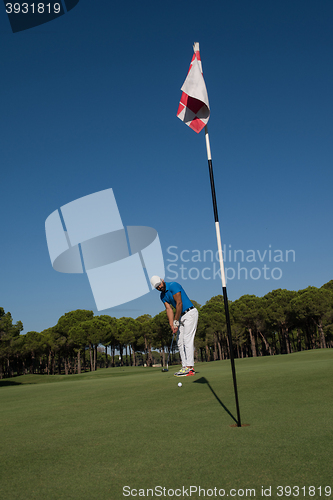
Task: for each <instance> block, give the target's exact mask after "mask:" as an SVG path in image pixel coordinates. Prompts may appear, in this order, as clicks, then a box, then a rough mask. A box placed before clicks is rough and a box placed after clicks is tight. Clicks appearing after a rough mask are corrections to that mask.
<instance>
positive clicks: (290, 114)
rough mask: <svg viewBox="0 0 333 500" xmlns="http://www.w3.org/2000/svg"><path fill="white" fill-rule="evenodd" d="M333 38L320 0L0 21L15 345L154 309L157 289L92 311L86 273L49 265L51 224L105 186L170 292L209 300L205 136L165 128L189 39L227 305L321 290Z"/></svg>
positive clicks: (213, 278)
mask: <svg viewBox="0 0 333 500" xmlns="http://www.w3.org/2000/svg"><path fill="white" fill-rule="evenodd" d="M332 26H333V2H332V1H331V0H321V1H320V2H315V1H314V0H311V1H309V0H301V1H300V0H279V1H271V0H256V1H255V2H254V1H249V0H229V1H225V0H220V1H215V0H214V1H212V0H207V1H206V2H202V1H200V2H199V1H196V0H194V1H191V2H190V1H182V2H179V1H169V2H166V3H163V2H156V1H154V2H153V1H151V0H149V1H148V0H143V1H140V2H137V1H132V0H130V1H127V2H110V1H109V0H101V1H99V2H94V1H93V0H80V2H79V3H78V5H77V6H76V7H75V8H74V9H72V10H71V11H70V12H68V13H67V14H65V15H64V16H62V17H60V18H59V19H56V20H54V21H52V22H50V23H47V24H44V25H42V26H39V27H36V28H33V29H30V30H27V31H22V32H18V33H15V34H13V33H12V32H11V28H10V24H9V21H8V18H7V16H6V13H5V9H4V7H3V8H2V9H0V40H1V47H2V51H1V80H0V81H1V84H0V85H1V93H0V99H1V103H0V109H1V113H0V132H1V133H0V141H1V142H0V169H1V176H0V183H1V190H0V193H1V195H0V214H1V219H0V221H1V223H0V306H1V307H3V308H4V309H5V311H6V312H7V311H10V312H11V314H12V316H13V319H14V321H15V322H16V321H18V320H21V321H22V322H23V325H24V332H27V331H30V330H36V331H42V330H43V329H45V328H48V327H49V326H53V325H54V324H56V322H57V320H58V318H59V317H60V316H61V315H62V314H64V313H65V312H68V311H71V310H74V309H89V310H93V311H94V313H95V314H104V313H105V314H109V315H111V316H115V317H121V316H132V317H134V318H135V317H137V316H139V315H141V314H145V313H149V314H151V315H153V316H154V315H155V314H157V313H158V312H160V311H161V310H162V303H161V302H160V300H159V298H158V293H157V292H155V291H152V292H151V293H149V294H147V295H144V296H142V297H140V298H139V299H136V300H134V301H131V302H129V303H127V304H124V305H122V306H119V307H115V308H112V309H108V310H105V311H101V312H98V311H97V310H96V307H95V303H94V299H93V296H92V292H91V289H90V287H89V283H88V279H87V276H86V275H74V274H62V273H58V272H56V271H54V270H53V268H52V266H51V263H50V258H49V254H48V249H47V245H46V238H45V228H44V224H45V220H46V218H47V217H48V216H49V215H50V214H51V213H52V212H53V211H54V210H56V209H58V208H60V207H61V206H62V205H64V204H66V203H69V202H70V201H73V200H75V199H77V198H80V197H82V196H86V195H88V194H91V193H95V192H98V191H101V190H104V189H107V188H112V189H113V191H114V194H115V197H116V200H117V203H118V208H119V210H120V213H121V217H122V221H123V223H124V225H142V226H150V227H153V228H155V229H156V230H157V231H158V234H159V237H160V241H161V245H162V249H163V254H164V259H165V264H166V268H167V270H166V279H169V280H170V281H171V280H175V281H179V282H180V283H181V284H182V285H183V286H184V288H185V290H186V291H187V293H188V295H189V296H190V298H192V299H195V300H196V301H197V302H199V303H200V304H204V303H205V302H206V301H207V300H209V299H210V298H211V297H212V296H214V295H218V294H221V292H222V289H221V281H220V279H219V277H218V276H217V275H215V271H217V269H218V263H217V261H216V260H214V262H211V261H210V258H209V257H210V253H211V252H214V253H215V252H216V250H217V245H216V236H215V227H214V217H213V209H212V202H211V193H210V184H209V175H208V167H207V156H206V149H205V138H204V132H201V133H200V134H199V135H197V134H196V133H195V132H193V131H192V130H190V129H189V128H188V127H187V126H186V125H184V124H183V123H182V122H181V121H180V120H179V119H178V118H177V117H176V112H177V109H178V103H179V99H180V96H181V91H180V87H181V86H182V84H183V81H184V79H185V77H186V74H187V71H188V67H189V64H190V60H191V57H192V53H193V52H192V44H193V42H196V41H197V42H199V43H200V51H201V58H202V64H203V72H204V77H205V81H206V85H207V90H208V96H209V100H210V106H211V118H210V120H209V123H208V128H209V132H210V141H211V149H212V157H213V167H214V174H215V185H216V194H217V202H218V209H219V218H220V225H221V234H222V244H223V245H225V249H226V250H227V252H226V262H225V266H226V268H227V277H228V278H229V279H228V282H227V290H228V296H229V299H230V300H236V299H237V298H239V297H240V296H241V295H244V294H255V295H257V296H263V295H264V294H266V293H267V292H269V291H271V290H274V289H277V288H287V289H289V290H299V289H302V288H305V287H307V286H309V285H313V286H317V287H320V286H322V285H323V284H324V283H326V282H327V281H329V280H331V279H332V278H333V269H332V267H333V266H332V242H333V237H332V187H333V169H332V165H333V140H332V139H333V99H332V89H333V62H332V61H333V29H332ZM229 250H230V251H231V254H230V255H229ZM234 250H239V252H237V253H236V256H235V255H234ZM205 251H206V252H205ZM265 251H266V253H265ZM228 257H231V259H229V258H228ZM235 257H236V258H235ZM287 257H288V262H286V259H287ZM242 258H243V260H244V262H242ZM191 259H192V260H191ZM199 259H201V262H200V261H199ZM204 259H206V262H204ZM246 259H247V260H246ZM254 259H255V260H254ZM238 266H239V267H238ZM129 286H130V283H129Z"/></svg>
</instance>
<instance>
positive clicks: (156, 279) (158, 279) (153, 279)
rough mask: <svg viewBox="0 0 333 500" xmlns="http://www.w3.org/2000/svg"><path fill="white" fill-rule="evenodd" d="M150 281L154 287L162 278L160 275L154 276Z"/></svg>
mask: <svg viewBox="0 0 333 500" xmlns="http://www.w3.org/2000/svg"><path fill="white" fill-rule="evenodd" d="M150 283H151V286H152V287H153V288H156V287H157V286H159V285H160V284H161V283H162V279H161V278H160V277H159V276H152V277H151V278H150Z"/></svg>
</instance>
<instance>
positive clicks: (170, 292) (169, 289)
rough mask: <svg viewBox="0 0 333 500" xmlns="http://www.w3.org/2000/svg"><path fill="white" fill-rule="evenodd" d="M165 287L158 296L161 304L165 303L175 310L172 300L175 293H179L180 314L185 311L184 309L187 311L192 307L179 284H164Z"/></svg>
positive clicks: (173, 282)
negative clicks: (181, 306) (180, 299)
mask: <svg viewBox="0 0 333 500" xmlns="http://www.w3.org/2000/svg"><path fill="white" fill-rule="evenodd" d="M165 287H166V288H165V292H161V295H160V298H161V301H162V302H163V304H164V303H165V302H167V303H168V304H171V305H172V306H173V307H174V308H176V301H175V299H174V298H173V296H174V295H175V294H176V293H178V292H180V294H181V297H182V303H183V308H182V313H183V312H184V311H186V309H188V308H189V307H193V304H192V302H191V301H190V299H189V298H188V296H187V295H186V293H185V290H184V288H183V287H182V286H181V285H180V284H179V283H176V282H175V281H171V282H170V283H165Z"/></svg>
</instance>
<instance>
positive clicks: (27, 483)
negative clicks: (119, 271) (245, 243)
mask: <svg viewBox="0 0 333 500" xmlns="http://www.w3.org/2000/svg"><path fill="white" fill-rule="evenodd" d="M175 368H176V367H171V370H170V371H169V372H168V373H162V372H161V369H158V368H142V367H137V368H133V367H124V368H109V369H103V370H98V371H97V372H95V373H85V374H82V375H72V376H67V377H66V376H38V375H27V376H24V377H16V378H14V379H10V380H9V379H7V380H2V381H0V433H1V447H0V464H1V465H0V475H1V481H0V498H1V499H9V500H15V499H22V500H29V499H47V500H48V499H50V500H53V499H86V498H87V499H101V500H104V499H111V500H113V499H122V498H134V496H127V497H126V496H124V495H123V487H124V486H126V485H127V486H129V487H130V488H131V490H133V492H132V493H133V495H134V494H135V493H137V497H136V498H139V497H142V498H152V497H153V498H192V499H199V498H209V496H208V495H210V498H221V497H219V496H218V491H219V490H222V489H224V490H225V497H227V496H229V497H230V498H244V497H247V498H249V497H250V494H251V497H252V498H254V492H253V491H252V492H249V491H248V492H246V490H247V489H254V490H255V497H256V498H263V497H262V494H261V488H262V486H263V487H264V488H265V489H267V488H269V487H270V486H271V487H272V493H271V498H286V496H282V497H281V496H278V493H279V492H280V491H281V490H278V489H277V487H278V486H291V487H293V486H298V487H299V488H300V490H299V493H298V495H295V494H294V495H293V494H292V495H291V498H307V499H309V498H332V495H331V496H326V495H325V486H331V487H332V488H333V480H332V449H333V446H332V443H333V440H332V438H333V422H332V414H333V411H332V410H333V404H332V392H333V390H332V387H333V384H332V382H333V349H325V350H316V351H307V352H300V353H294V354H290V355H285V356H283V355H280V356H275V357H264V358H247V359H241V360H236V370H237V381H238V388H239V401H240V411H241V417H242V423H244V424H249V425H248V426H244V427H242V428H237V427H233V426H232V425H233V424H234V423H235V421H234V420H233V417H235V416H236V410H235V402H234V393H233V385H232V378H231V369H230V361H216V362H211V363H199V364H197V365H196V370H197V375H196V376H195V377H186V378H182V379H178V378H176V377H174V376H173V373H174V371H175ZM179 380H180V381H181V382H182V383H183V386H182V387H181V388H178V386H177V384H178V382H179ZM11 384H13V385H11ZM156 486H161V487H162V488H163V487H165V488H166V490H164V492H163V490H154V496H153V495H152V493H153V492H151V491H150V492H147V488H150V489H154V488H155V487H156ZM190 486H193V487H195V486H196V487H197V488H198V490H199V486H200V487H201V488H202V489H205V490H206V491H205V493H206V496H204V493H203V491H201V494H200V496H199V493H198V492H197V493H194V489H192V490H191V492H192V495H191V497H190V496H189V495H190V490H189V488H190ZM309 486H314V487H315V488H316V490H315V493H316V494H315V495H313V494H309V490H308V487H309ZM183 487H184V488H185V492H183ZM303 487H305V488H303ZM319 487H321V488H322V490H321V496H320V494H319V493H320V490H319ZM214 488H216V490H215V492H214ZM301 488H303V489H301ZM140 489H141V490H144V491H139V490H140ZM134 490H136V491H134ZM168 490H170V491H169V495H168V494H167V491H168ZM208 490H209V491H208ZM238 490H239V492H238ZM125 491H128V490H125ZM173 491H174V495H173ZM297 491H298V490H297V489H294V490H293V492H294V493H297ZM158 492H160V493H161V495H160V496H158ZM237 492H238V493H237ZM312 492H313V490H310V493H312ZM140 493H141V495H140ZM143 493H145V497H143ZM147 493H148V495H149V496H147ZM179 493H181V495H180V494H179ZM220 493H221V494H222V493H223V492H222V491H220ZM186 494H187V495H188V496H186ZM176 495H177V496H176Z"/></svg>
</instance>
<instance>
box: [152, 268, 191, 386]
mask: <svg viewBox="0 0 333 500" xmlns="http://www.w3.org/2000/svg"><path fill="white" fill-rule="evenodd" d="M150 283H151V285H152V286H153V287H154V288H156V290H158V291H159V292H161V295H160V298H161V301H162V302H163V304H164V305H165V308H166V313H167V316H168V320H169V323H170V327H171V330H172V334H173V335H174V334H175V333H177V331H178V335H177V344H178V349H179V353H180V358H181V361H182V369H181V370H179V372H177V373H175V376H176V377H188V376H191V375H195V371H194V336H195V332H196V329H197V324H198V310H197V309H196V308H195V307H194V305H193V304H192V302H191V301H190V299H189V298H188V296H187V295H186V293H185V291H184V289H183V287H182V286H181V285H180V284H179V283H176V282H175V281H172V282H170V283H166V282H165V281H163V280H162V279H161V278H160V277H159V276H153V277H152V278H151V279H150ZM171 306H173V307H174V308H175V309H176V311H175V314H174V313H173V309H172V307H171Z"/></svg>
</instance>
